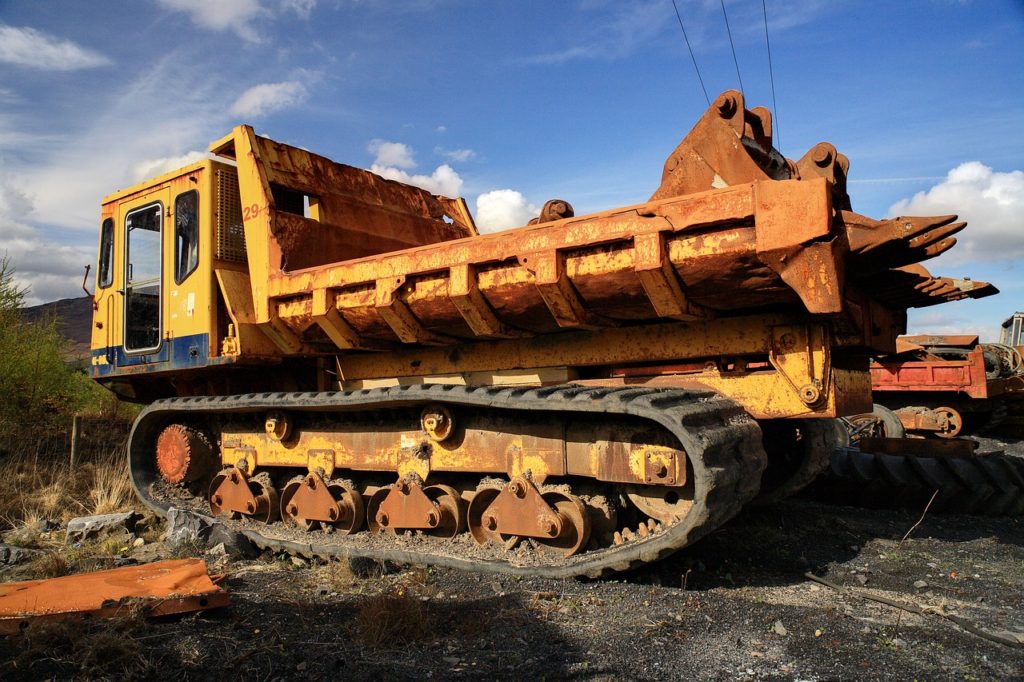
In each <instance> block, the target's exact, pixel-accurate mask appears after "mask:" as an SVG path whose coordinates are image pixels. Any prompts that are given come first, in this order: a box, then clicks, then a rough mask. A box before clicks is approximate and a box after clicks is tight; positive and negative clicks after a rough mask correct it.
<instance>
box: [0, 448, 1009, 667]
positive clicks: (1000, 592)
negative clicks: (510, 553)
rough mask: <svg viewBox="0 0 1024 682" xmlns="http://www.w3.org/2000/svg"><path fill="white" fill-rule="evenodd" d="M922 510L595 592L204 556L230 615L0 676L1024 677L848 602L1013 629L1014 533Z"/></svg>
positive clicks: (820, 518)
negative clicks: (873, 598) (910, 607)
mask: <svg viewBox="0 0 1024 682" xmlns="http://www.w3.org/2000/svg"><path fill="white" fill-rule="evenodd" d="M1008 449H1010V450H1014V451H1015V450H1017V449H1020V450H1022V451H1024V447H1022V446H1021V444H1020V443H1011V444H1010V447H1009V448H1008ZM920 515H921V510H917V511H910V510H897V511H893V510H864V509H856V508H851V507H839V506H830V505H827V504H823V503H820V502H815V501H811V500H805V499H793V500H788V501H785V502H782V503H779V504H775V505H772V506H768V507H760V508H758V507H751V508H749V509H747V510H746V511H744V513H742V514H741V515H740V516H739V517H738V518H736V519H734V520H733V521H732V522H730V523H729V524H727V525H726V526H725V527H724V528H722V529H720V530H719V531H717V532H715V533H713V534H712V535H711V536H709V537H708V538H706V539H704V540H702V541H701V542H700V543H698V544H697V545H695V546H693V547H690V548H687V549H686V550H684V551H682V552H680V553H679V554H677V555H675V556H674V557H671V558H670V559H668V560H666V561H663V562H660V563H658V564H655V565H652V566H649V567H647V568H645V569H642V570H640V571H636V572H633V573H629V574H625V575H622V576H620V577H619V579H617V580H605V581H582V580H578V581H549V580H531V579H514V578H510V577H494V576H484V575H476V574H469V573H462V572H458V571H453V570H447V569H429V570H428V569H423V568H418V567H403V568H397V567H384V566H379V565H376V564H368V565H359V566H354V567H350V566H348V565H346V564H342V563H338V562H334V563H331V564H327V565H308V564H306V563H305V562H303V561H301V560H293V559H291V558H290V557H272V556H266V555H265V556H263V557H261V558H260V559H257V560H255V561H239V562H228V561H227V560H226V558H224V557H220V558H218V557H215V556H211V555H207V559H208V561H209V562H210V564H211V572H223V573H225V574H226V578H225V579H224V582H223V583H222V584H223V585H224V586H225V587H226V588H227V589H228V590H229V591H230V592H231V599H232V605H231V606H230V607H229V608H227V609H222V610H220V611H218V612H208V613H205V614H199V615H193V616H188V617H185V618H176V619H169V620H161V621H155V622H148V623H147V622H140V623H134V624H129V625H128V626H125V625H123V624H122V625H119V626H117V628H118V629H117V631H116V634H117V646H113V648H112V649H110V650H108V651H106V652H105V653H104V655H103V656H96V655H91V654H89V651H91V647H95V646H98V645H96V644H95V642H94V641H93V640H90V639H88V638H85V637H84V635H82V634H81V633H80V632H79V633H77V634H69V633H64V634H59V633H58V636H53V635H52V634H51V640H53V641H54V642H55V645H54V646H53V647H51V650H48V651H47V650H46V649H45V647H44V648H43V649H40V648H39V640H40V639H41V638H42V636H41V635H40V634H36V635H35V636H34V637H35V639H32V636H31V635H25V636H19V637H12V638H8V639H7V640H5V641H2V642H0V675H2V676H3V677H4V678H5V679H43V678H48V677H53V678H68V677H75V676H81V677H89V678H95V677H117V678H123V677H146V678H148V679H150V680H163V679H167V680H171V679H174V680H182V679H186V680H187V679H207V678H209V677H210V675H211V674H213V675H217V676H220V677H226V678H229V679H233V678H246V679H290V678H314V679H315V678H324V677H328V676H331V677H342V676H343V677H345V678H347V679H357V680H359V679H379V678H382V677H383V678H386V679H423V678H428V679H436V678H445V679H448V678H468V679H482V678H500V679H507V678H515V679H519V678H540V679H551V678H555V679H560V678H580V679H595V680H602V679H650V680H661V679H678V678H681V677H696V678H698V679H747V678H775V679H801V680H824V679H907V680H909V679H957V680H980V679H1013V678H1016V679H1020V678H1022V677H1024V648H1020V647H1011V646H1007V645H1004V644H999V643H995V642H992V641H989V640H987V639H985V638H983V637H980V636H978V635H975V634H971V633H969V632H967V631H966V630H964V629H963V628H961V627H959V626H958V625H956V624H954V623H952V622H950V621H948V620H946V619H944V618H941V617H939V616H936V615H924V616H922V615H915V614H912V613H907V612H903V611H900V610H897V609H895V608H892V607H891V606H886V605H882V604H878V603H875V602H870V601H866V600H864V599H862V598H860V597H858V596H856V595H857V594H872V595H877V596H883V597H888V598H890V599H895V600H899V601H902V602H907V603H915V604H919V605H922V606H929V607H941V608H944V609H946V610H947V611H952V612H954V613H955V614H956V615H958V616H959V617H961V618H964V619H966V620H967V621H969V622H971V623H974V624H976V625H977V626H978V627H981V628H984V629H986V630H988V631H1012V632H1017V633H1024V591H1022V586H1024V527H1022V524H1021V521H1020V520H1019V519H992V518H982V517H968V516H955V515H938V514H931V513H930V514H928V515H926V516H925V518H924V520H923V522H922V523H921V524H920V526H918V527H917V528H916V530H914V532H913V534H912V535H911V536H910V537H909V538H908V539H906V540H905V541H903V540H902V538H903V537H904V535H905V534H906V533H907V531H908V530H910V529H911V528H912V527H913V526H914V525H915V523H916V522H917V521H918V519H919V517H920ZM136 552H137V553H138V558H139V559H140V560H151V559H153V558H157V557H161V556H166V555H167V549H166V548H165V547H163V545H161V544H160V543H153V544H149V545H146V546H145V547H143V548H141V549H139V550H136ZM808 572H810V573H813V574H814V575H817V576H821V577H823V578H825V579H827V580H829V581H831V582H833V583H837V584H839V585H843V586H846V587H848V588H849V590H848V591H844V592H838V591H835V590H833V589H830V588H829V587H825V586H822V585H820V584H818V583H815V582H813V581H811V580H809V579H808V578H806V577H805V574H806V573H808ZM105 627H106V628H109V627H111V626H108V625H104V626H99V627H98V628H96V630H97V633H100V634H101V631H102V628H105ZM86 632H89V630H88V628H87V629H86ZM1022 636H1024V634H1022ZM62 638H63V639H62ZM43 639H45V638H43ZM103 641H104V642H106V645H107V646H112V645H111V644H110V642H109V641H107V640H103ZM44 643H45V642H44ZM44 652H45V653H44ZM83 661H85V662H83ZM86 662H88V665H87V664H86Z"/></svg>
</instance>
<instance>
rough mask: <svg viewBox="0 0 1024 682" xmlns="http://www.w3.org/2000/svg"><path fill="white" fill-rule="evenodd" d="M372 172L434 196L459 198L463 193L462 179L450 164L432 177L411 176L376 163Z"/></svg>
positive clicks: (436, 171) (435, 172)
mask: <svg viewBox="0 0 1024 682" xmlns="http://www.w3.org/2000/svg"><path fill="white" fill-rule="evenodd" d="M370 170H371V171H372V172H374V173H376V174H377V175H379V176H381V177H383V178H387V179H388V180H397V181H399V182H404V183H406V184H407V185H415V186H416V187H421V188H423V189H425V190H427V191H428V192H430V193H432V194H441V195H444V196H446V197H457V196H459V195H460V193H461V192H462V178H461V177H459V174H458V173H456V172H455V169H453V168H452V167H451V166H449V165H448V164H444V165H443V166H438V167H437V168H435V169H434V172H433V173H431V174H430V175H410V174H409V173H407V172H405V171H404V170H402V169H400V168H395V167H394V166H382V165H379V164H376V163H375V164H373V165H372V166H370Z"/></svg>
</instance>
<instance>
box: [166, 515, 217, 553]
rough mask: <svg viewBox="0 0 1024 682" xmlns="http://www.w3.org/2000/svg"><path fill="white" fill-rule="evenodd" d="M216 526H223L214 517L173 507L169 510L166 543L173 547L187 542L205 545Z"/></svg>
mask: <svg viewBox="0 0 1024 682" xmlns="http://www.w3.org/2000/svg"><path fill="white" fill-rule="evenodd" d="M216 525H221V524H220V522H219V521H217V519H215V518H213V517H212V516H206V515H205V514H196V513H195V512H190V511H187V510H185V509H178V508H177V507H171V508H170V509H168V510H167V532H166V536H167V537H166V538H165V541H166V542H167V544H169V545H172V546H177V545H181V544H184V543H187V542H193V543H202V544H205V543H206V541H207V539H209V537H210V530H211V529H212V528H213V527H214V526H216ZM214 544H216V543H214Z"/></svg>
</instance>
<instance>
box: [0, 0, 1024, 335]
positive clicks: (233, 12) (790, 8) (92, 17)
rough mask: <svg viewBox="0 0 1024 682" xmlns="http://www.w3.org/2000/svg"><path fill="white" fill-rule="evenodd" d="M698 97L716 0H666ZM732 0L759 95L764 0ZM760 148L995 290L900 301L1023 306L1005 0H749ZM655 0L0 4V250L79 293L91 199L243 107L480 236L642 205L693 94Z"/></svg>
mask: <svg viewBox="0 0 1024 682" xmlns="http://www.w3.org/2000/svg"><path fill="white" fill-rule="evenodd" d="M677 3H678V5H679V9H680V11H681V13H682V17H683V20H684V22H685V25H686V30H687V34H688V35H689V37H690V42H691V44H692V45H693V48H694V52H695V55H696V59H697V63H698V65H699V66H700V69H701V74H702V76H703V80H704V83H705V85H706V86H707V90H708V94H709V95H710V96H711V97H712V98H714V96H715V95H716V94H718V93H719V92H721V91H722V90H725V89H727V88H734V87H737V86H738V81H737V77H736V68H735V66H734V64H733V60H732V53H731V51H730V47H729V42H728V38H727V36H726V30H725V24H724V21H723V17H722V11H721V5H720V3H719V0H677ZM725 5H726V8H727V10H728V12H729V21H730V25H731V28H732V33H733V38H734V40H735V43H736V52H737V57H738V61H739V67H740V75H741V76H742V79H743V85H744V91H745V94H746V97H747V101H748V104H749V105H750V106H754V105H758V104H761V105H765V106H769V107H771V106H772V92H771V86H770V82H769V72H768V61H767V54H766V50H765V36H764V26H763V23H762V22H763V16H762V4H761V1H760V0H727V1H726V3H725ZM766 7H767V13H768V19H769V35H770V39H771V44H772V59H773V66H774V76H775V86H776V98H777V102H778V109H777V111H776V112H775V113H776V119H775V120H776V124H777V146H780V147H781V149H782V151H783V153H785V154H786V155H787V156H789V157H790V158H793V159H797V158H799V157H800V156H802V155H803V153H804V152H805V151H806V150H807V149H808V148H809V147H811V146H812V145H814V144H815V143H817V142H819V141H821V140H829V141H831V142H833V143H834V144H835V145H836V146H837V147H838V148H839V149H840V150H841V151H843V152H844V153H845V154H846V155H847V156H848V157H849V158H850V161H851V169H850V181H851V184H850V193H851V195H852V199H853V207H854V209H855V210H857V211H859V212H861V213H864V214H867V215H870V216H872V217H883V216H885V215H888V214H895V213H896V212H902V213H945V212H957V213H960V214H961V216H964V217H966V218H967V219H969V220H971V222H972V224H971V225H970V226H969V227H968V228H967V231H965V232H964V233H963V237H962V239H961V244H960V245H958V246H957V247H956V248H955V249H954V250H953V252H950V253H949V254H946V255H944V256H942V257H940V258H939V259H936V261H932V262H929V263H926V265H927V266H928V267H929V268H930V269H932V270H933V272H936V273H940V274H945V275H950V276H965V275H970V276H973V277H975V278H977V279H987V280H989V281H992V282H994V283H996V284H997V285H998V286H999V287H1000V289H1002V291H1003V292H1004V293H1002V294H1001V295H999V296H998V297H994V298H992V299H988V300H986V301H980V302H971V303H968V304H954V305H949V306H941V307H938V308H933V309H931V310H925V311H920V312H918V313H915V314H913V316H912V324H913V327H914V329H913V330H914V331H967V330H976V331H977V332H979V333H982V335H983V336H992V335H993V334H994V333H995V328H996V326H997V325H998V323H999V322H1000V321H1001V320H1002V319H1003V318H1004V317H1005V316H1006V315H1008V314H1009V313H1010V312H1012V311H1013V310H1014V309H1024V283H1022V279H1021V272H1022V265H1024V224H1022V223H1024V219H1022V218H1021V215H1022V214H1024V170H1022V169H1024V153H1022V152H1024V135H1022V132H1021V131H1022V128H1024V69H1022V67H1024V47H1022V46H1024V2H1022V1H1021V0H988V1H983V0H975V1H970V0H963V1H957V0H905V1H897V2H893V1H892V0H889V1H888V2H873V1H869V0H864V1H856V2H855V1H849V2H844V1H840V0H806V1H800V0H787V1H782V0H767V2H766ZM706 106H707V105H706V102H705V100H704V95H703V94H702V92H701V89H700V85H699V83H698V82H697V78H696V75H695V73H694V69H693V65H692V63H691V61H690V56H689V54H688V53H687V51H686V47H685V44H684V43H683V41H682V35H681V33H680V31H679V25H678V23H677V21H676V17H675V14H674V12H673V9H672V4H671V0H650V1H638V2H614V1H612V0H578V1H574V2H539V1H538V2H497V1H495V2H469V1H460V0H407V1H406V2H385V1H383V0H381V1H376V2H374V1H372V0H220V1H219V2H206V1H205V0H138V1H136V2H132V3H123V2H102V1H99V0H94V1H92V2H87V3H83V2H44V1H39V2H32V1H27V0H26V1H24V2H11V1H4V0H0V251H7V252H8V254H9V255H10V257H11V258H12V260H13V261H14V264H15V266H16V267H17V269H18V274H19V277H20V278H21V281H23V282H24V283H26V284H28V285H30V286H31V295H30V301H31V302H41V301H46V300H53V299H56V298H61V297H66V296H74V295H76V292H78V291H80V290H79V289H78V285H79V284H80V282H81V274H80V273H81V271H82V266H83V265H84V264H85V263H87V262H92V261H93V260H94V254H95V248H96V247H95V243H96V229H97V227H96V226H97V223H98V218H97V216H98V212H99V201H100V198H101V197H102V196H103V195H105V194H107V193H109V192H111V191H113V190H114V189H117V188H120V187H124V186H126V185H129V184H132V183H133V182H135V181H137V180H139V179H141V178H142V177H144V176H146V175H151V174H153V173H155V172H158V171H159V170H162V169H166V168H168V167H169V166H173V165H176V164H179V163H180V162H184V161H185V160H188V159H190V158H194V157H195V155H196V154H201V153H203V151H204V150H205V149H206V146H207V144H208V143H209V142H210V141H211V140H213V139H216V138H218V137H220V136H222V135H224V134H225V133H227V132H228V131H229V130H230V128H231V127H232V126H233V125H235V124H237V123H239V122H248V123H251V124H253V125H254V126H255V127H256V129H257V131H259V132H260V133H261V134H265V135H269V136H270V137H273V138H275V139H280V140H283V141H287V142H289V143H291V144H295V145H300V146H303V147H306V148H308V149H311V150H314V151H317V152H319V153H321V154H324V155H326V156H328V157H331V158H333V159H335V160H338V161H341V162H344V163H349V164H352V165H357V166H362V167H367V168H375V169H376V170H378V171H379V172H381V173H383V174H385V175H387V176H389V177H395V178H409V177H411V178H413V179H414V181H415V182H417V183H419V184H422V185H424V186H427V187H428V188H431V189H434V190H435V191H438V190H442V191H445V192H448V193H453V192H454V193H459V194H461V195H462V196H465V197H466V199H467V201H468V202H469V204H470V207H471V208H473V209H475V212H476V213H477V217H478V221H479V222H481V223H483V224H484V225H485V226H489V227H491V228H498V227H508V226H512V225H514V224H521V223H522V222H525V218H527V217H528V216H529V215H530V212H531V211H533V210H535V209H536V207H539V206H541V205H542V204H543V203H544V201H545V200H547V199H549V198H552V197H556V196H557V197H561V198H565V199H568V200H569V201H570V202H572V203H573V204H574V205H575V207H576V210H577V213H578V214H580V213H585V212H591V211H596V210H600V209H604V208H609V207H613V206H617V205H623V204H630V203H637V202H640V201H643V200H645V199H646V198H647V197H648V196H649V195H650V194H651V192H653V190H654V189H655V187H656V186H657V184H658V181H659V178H660V173H661V167H662V164H663V162H664V160H665V157H666V156H667V155H668V153H669V152H670V151H671V150H672V149H673V148H674V147H675V145H676V144H677V143H678V142H679V140H680V139H681V138H682V137H683V136H684V135H685V134H686V132H687V131H688V130H689V129H690V127H691V126H692V124H693V123H694V122H695V121H696V120H697V118H698V117H699V116H700V115H701V114H702V113H703V111H704V109H705V108H706Z"/></svg>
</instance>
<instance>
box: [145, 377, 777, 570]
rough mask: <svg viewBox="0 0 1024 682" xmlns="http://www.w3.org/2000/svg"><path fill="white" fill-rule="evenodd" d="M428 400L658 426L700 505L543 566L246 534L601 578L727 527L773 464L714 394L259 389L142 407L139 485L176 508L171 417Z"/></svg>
mask: <svg viewBox="0 0 1024 682" xmlns="http://www.w3.org/2000/svg"><path fill="white" fill-rule="evenodd" d="M427 402H437V403H445V404H449V405H465V406H474V407H484V408H492V409H513V410H530V411H535V412H563V413H565V412H579V413H589V414H595V413H597V414H611V415H631V416H634V417H639V418H642V419H647V420H650V421H652V422H656V423H658V424H660V425H661V426H663V427H664V428H666V429H668V431H670V432H671V433H672V434H674V435H675V436H676V437H677V438H678V439H679V442H680V443H681V444H682V446H683V449H684V450H685V451H686V453H687V455H688V457H689V459H690V462H691V466H692V468H693V476H694V491H695V492H694V505H693V508H692V510H691V512H690V513H689V514H688V515H687V516H686V517H685V518H684V519H682V520H681V521H679V522H677V523H675V524H673V525H672V526H669V527H668V528H667V529H666V530H665V531H663V532H659V533H655V534H653V535H651V536H650V537H648V538H644V539H638V540H634V541H631V542H628V543H626V544H623V545H619V546H614V547H609V548H605V549H599V550H592V551H589V552H585V553H584V554H581V555H579V556H575V557H570V558H569V559H566V560H564V561H563V562H562V563H559V564H557V565H540V566H516V565H513V564H510V563H508V562H505V561H501V560H477V559H471V558H460V557H455V558H453V557H450V556H443V555H437V554H431V553H429V551H427V552H421V551H411V550H405V549H380V548H365V547H355V546H346V545H345V544H344V542H343V541H340V542H337V543H331V544H307V543H301V542H294V541H289V540H279V539H275V538H269V537H266V536H264V535H262V534H260V533H257V532H255V531H252V530H243V531H242V532H243V533H244V534H245V535H246V536H247V537H248V538H249V539H250V540H252V541H253V542H254V543H255V544H256V545H257V546H258V547H260V548H262V549H268V550H273V551H283V552H287V553H289V554H293V555H299V556H304V557H307V558H321V559H326V558H330V557H338V558H356V557H365V558H370V559H375V560H378V561H393V562H396V563H403V564H409V563H414V564H433V565H439V566H448V567H452V568H458V569H463V570H471V571H480V572H489V573H508V574H514V575H525V576H539V577H547V578H566V577H572V576H583V575H585V576H588V577H601V576H604V575H608V574H611V573H614V572H616V571H624V570H628V569H630V568H634V567H636V566H639V565H641V564H645V563H649V562H653V561H657V560H659V559H662V558H664V557H666V556H668V555H670V554H672V553H673V552H675V551H676V550H678V549H680V548H682V547H685V546H687V545H689V544H692V543H693V542H695V541H697V540H698V539H700V538H701V537H703V536H705V535H707V534H708V533H710V532H711V531H713V530H715V529H716V528H718V527H720V526H721V525H722V524H724V523H725V522H726V521H728V520H729V519H731V518H732V517H733V516H735V515H736V514H737V513H738V512H739V511H740V509H741V508H742V507H743V505H744V504H746V503H747V502H749V501H750V500H751V499H753V498H754V496H755V495H756V494H757V492H758V489H759V487H760V481H761V473H762V471H763V470H764V466H765V461H766V455H765V453H764V449H763V446H762V444H761V429H760V427H758V425H757V422H755V421H754V420H753V418H751V417H750V415H748V414H747V413H746V412H745V411H744V410H743V408H742V407H741V406H740V405H738V404H737V403H735V402H733V401H731V400H729V399H727V398H724V397H722V396H720V395H718V394H716V393H714V392H712V391H687V390H676V389H656V388H605V387H598V388H594V387H582V386H574V385H571V384H570V385H563V386H549V387H543V388H522V387H518V388H501V387H466V386H450V385H415V386H401V387H393V388H381V389H368V390H362V391H352V392H326V393H260V394H247V395H238V396H219V397H212V398H205V397H204V398H170V399H166V400H161V401H157V402H155V403H153V404H152V405H150V406H149V407H147V408H146V409H145V410H143V411H142V413H141V414H140V415H139V417H138V419H136V421H135V424H134V425H133V426H132V432H131V435H130V436H129V442H128V452H129V462H130V470H131V479H132V485H133V486H134V487H135V492H136V493H137V494H138V496H139V498H140V499H141V500H142V501H143V502H144V503H145V504H146V505H147V506H148V507H150V508H151V509H152V510H153V511H155V512H157V513H159V514H161V515H164V514H165V513H166V510H167V508H169V507H170V506H171V503H170V502H164V501H160V500H156V499H153V498H152V497H151V495H150V493H149V488H150V484H151V483H153V482H155V481H156V480H157V473H156V471H155V465H154V460H155V458H154V456H153V452H154V449H153V448H154V445H153V444H154V443H155V440H156V436H157V435H158V433H159V430H160V429H161V428H162V427H163V426H164V425H165V424H167V423H169V422H171V421H175V420H188V419H189V418H190V417H198V416H201V415H204V414H216V413H232V412H236V413H237V412H265V411H266V410H270V409H284V410H297V411H302V410H311V411H345V410H357V411H365V410H367V409H374V408H384V407H398V406H402V405H413V404H422V403H427ZM228 523H229V525H230V522H228Z"/></svg>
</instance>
